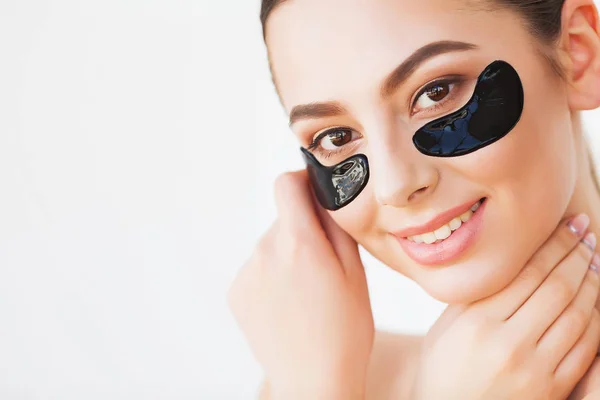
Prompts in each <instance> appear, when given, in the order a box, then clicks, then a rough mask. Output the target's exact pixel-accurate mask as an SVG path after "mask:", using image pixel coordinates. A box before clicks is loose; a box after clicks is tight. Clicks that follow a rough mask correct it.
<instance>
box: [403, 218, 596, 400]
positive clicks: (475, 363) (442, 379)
mask: <svg viewBox="0 0 600 400" xmlns="http://www.w3.org/2000/svg"><path fill="white" fill-rule="evenodd" d="M588 221H589V219H587V218H586V217H578V218H576V219H575V220H574V221H572V223H571V224H567V223H561V225H560V226H559V227H558V228H557V230H556V231H555V232H554V233H553V234H552V236H551V237H550V238H549V239H548V240H547V241H546V242H545V243H544V244H543V245H542V246H541V247H540V249H538V251H537V252H536V254H535V255H534V256H533V257H532V258H531V259H530V260H529V261H528V263H527V265H526V266H525V267H524V268H523V270H522V271H521V272H520V274H519V275H518V276H517V278H515V279H514V280H513V281H512V282H511V284H509V285H508V286H507V287H506V288H505V289H503V290H502V291H500V292H498V293H496V294H495V295H493V296H490V297H488V298H486V299H483V300H481V301H478V302H475V303H473V304H470V305H462V306H449V307H448V308H447V309H446V310H445V311H444V313H443V314H442V316H441V317H440V318H439V319H438V320H437V321H436V323H435V324H434V326H433V327H432V329H431V330H430V332H429V333H428V334H427V336H426V337H425V342H424V346H423V352H422V357H421V363H420V365H419V369H418V373H417V378H416V382H415V387H414V389H413V394H414V398H415V399H460V400H471V399H486V400H488V399H489V400H491V399H494V400H495V399H507V400H508V399H528V400H535V399H544V400H549V399H550V400H551V399H560V400H562V399H565V398H567V396H568V395H569V393H571V391H572V390H573V388H574V387H575V385H576V384H577V382H578V381H579V380H580V379H581V377H582V376H583V375H584V373H585V372H586V370H587V369H588V367H589V366H590V365H591V363H592V361H593V360H594V358H595V356H596V350H597V349H598V344H599V342H600V314H599V313H598V311H597V310H596V309H595V303H596V299H597V296H598V289H599V287H600V284H599V279H598V274H597V273H596V272H594V271H593V270H592V269H590V268H588V266H589V265H590V261H591V260H592V256H593V251H592V250H591V249H590V247H591V248H594V247H595V237H594V236H593V234H589V235H588V236H586V238H585V239H584V240H583V241H580V239H581V234H582V233H583V232H584V231H585V230H586V229H587V225H588ZM569 226H572V227H575V228H577V229H575V230H577V231H578V232H579V234H574V232H573V231H572V230H571V229H570V228H569ZM584 242H585V243H587V244H585V243H584ZM599 261H600V260H599V258H598V257H597V256H596V257H594V259H593V264H594V265H596V266H598V264H599Z"/></svg>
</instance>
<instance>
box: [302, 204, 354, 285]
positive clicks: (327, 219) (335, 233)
mask: <svg viewBox="0 0 600 400" xmlns="http://www.w3.org/2000/svg"><path fill="white" fill-rule="evenodd" d="M313 201H314V202H315V204H316V206H315V208H316V210H317V215H318V217H319V219H320V221H321V225H322V226H323V229H324V231H325V235H326V236H327V238H328V239H329V242H330V243H331V245H332V246H333V250H334V251H335V253H336V255H337V257H338V259H339V260H340V261H341V263H342V266H343V267H344V270H345V271H346V273H347V274H359V275H363V276H364V268H363V265H362V262H361V261H360V254H359V252H358V244H357V243H356V241H355V240H354V239H353V238H352V237H351V236H350V235H349V234H348V233H346V231H344V230H343V229H342V228H340V226H339V225H338V224H337V223H336V222H335V221H334V220H333V218H331V216H330V215H329V213H328V212H327V210H325V209H324V208H323V207H321V206H319V205H318V202H317V200H316V198H314V194H313Z"/></svg>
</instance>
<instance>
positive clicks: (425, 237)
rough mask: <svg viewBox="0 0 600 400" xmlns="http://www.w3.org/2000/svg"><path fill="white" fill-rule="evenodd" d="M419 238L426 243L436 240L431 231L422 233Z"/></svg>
mask: <svg viewBox="0 0 600 400" xmlns="http://www.w3.org/2000/svg"><path fill="white" fill-rule="evenodd" d="M421 238H422V239H423V242H425V243H427V244H432V243H435V242H436V241H437V238H436V237H435V234H434V233H433V232H429V233H425V234H424V235H421Z"/></svg>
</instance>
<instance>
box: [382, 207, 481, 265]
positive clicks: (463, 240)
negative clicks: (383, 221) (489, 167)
mask: <svg viewBox="0 0 600 400" xmlns="http://www.w3.org/2000/svg"><path fill="white" fill-rule="evenodd" d="M476 203H477V201H476V200H474V201H469V202H468V203H465V204H463V205H461V206H458V207H455V208H453V209H451V210H448V211H446V212H444V213H442V214H440V215H438V216H437V217H435V218H434V219H432V220H430V221H429V222H427V223H426V224H423V225H420V226H416V227H411V228H407V229H403V230H401V231H398V232H395V233H394V234H393V236H394V237H395V239H396V240H397V241H398V243H399V244H400V246H401V247H402V249H403V250H404V252H405V253H406V254H407V255H408V256H409V257H410V258H411V259H413V260H414V261H415V262H417V263H419V264H422V265H429V266H433V265H440V264H446V263H449V262H451V261H452V260H455V259H456V258H458V257H459V256H460V255H461V254H462V253H463V252H465V251H466V250H467V249H468V248H469V247H470V246H471V245H472V244H473V243H474V242H475V240H476V238H477V236H478V233H479V232H480V231H481V228H482V226H483V220H484V216H485V211H486V208H487V205H488V201H487V199H484V200H483V202H482V203H481V205H480V206H479V207H478V208H477V210H476V211H475V212H474V213H473V216H472V217H471V218H470V219H469V220H468V221H466V222H464V223H463V224H462V225H461V226H460V228H458V229H456V230H455V231H453V232H452V234H451V235H450V236H449V237H448V238H446V239H444V240H441V241H437V242H435V243H432V244H426V243H416V242H415V241H413V240H409V239H408V237H414V236H415V235H424V234H427V233H428V232H432V231H433V230H435V229H438V228H439V227H440V226H443V225H445V224H448V223H449V222H450V221H452V220H453V219H455V218H456V217H457V216H460V215H461V214H464V213H465V212H467V211H468V210H469V209H470V208H471V207H472V206H473V205H474V204H476Z"/></svg>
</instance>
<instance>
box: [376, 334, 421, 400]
mask: <svg viewBox="0 0 600 400" xmlns="http://www.w3.org/2000/svg"><path fill="white" fill-rule="evenodd" d="M422 342H423V337H422V336H412V335H405V334H395V333H390V332H383V331H378V332H377V334H376V336H375V343H374V346H373V353H372V355H371V364H370V365H369V372H368V377H367V399H368V400H387V399H394V400H402V399H408V397H409V390H410V386H411V383H412V381H413V377H414V374H415V372H416V371H415V366H416V362H417V360H418V356H419V352H420V349H421V344H422Z"/></svg>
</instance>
